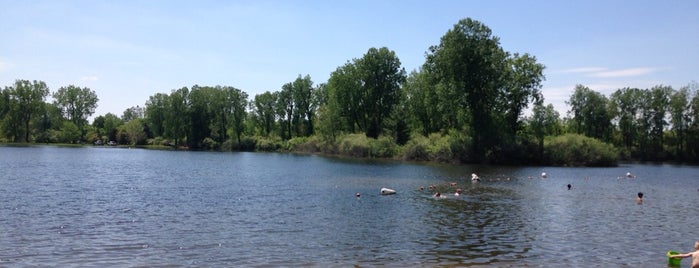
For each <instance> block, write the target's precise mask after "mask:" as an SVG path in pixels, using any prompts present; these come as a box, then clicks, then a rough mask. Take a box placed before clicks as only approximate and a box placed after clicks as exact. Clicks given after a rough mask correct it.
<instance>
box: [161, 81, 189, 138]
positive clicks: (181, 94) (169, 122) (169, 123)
mask: <svg viewBox="0 0 699 268" xmlns="http://www.w3.org/2000/svg"><path fill="white" fill-rule="evenodd" d="M167 100H168V102H167V110H166V113H165V114H166V116H165V120H164V121H163V129H164V136H165V137H166V138H170V139H173V140H174V142H175V146H179V145H180V144H181V143H180V142H181V141H183V140H185V139H186V138H187V132H188V130H189V128H190V120H189V118H188V114H189V88H187V87H183V88H180V89H178V90H173V91H172V92H171V93H170V97H169V98H167Z"/></svg>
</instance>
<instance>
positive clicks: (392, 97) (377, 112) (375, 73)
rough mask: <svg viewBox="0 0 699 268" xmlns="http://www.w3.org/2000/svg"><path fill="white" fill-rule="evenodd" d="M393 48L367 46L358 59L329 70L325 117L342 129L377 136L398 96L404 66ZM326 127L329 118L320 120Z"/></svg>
mask: <svg viewBox="0 0 699 268" xmlns="http://www.w3.org/2000/svg"><path fill="white" fill-rule="evenodd" d="M400 64H401V63H400V60H399V59H398V57H397V56H396V55H395V52H393V51H391V50H389V49H388V48H386V47H382V48H380V49H377V48H370V49H369V50H368V51H367V53H366V54H364V56H363V57H362V58H360V59H354V60H353V61H352V62H347V63H346V64H345V65H344V66H341V67H338V68H337V70H335V71H334V72H333V73H331V74H330V79H329V80H328V84H327V87H328V95H327V96H328V104H327V109H328V111H327V113H326V115H327V116H329V117H328V118H327V119H325V120H333V121H335V120H337V121H341V122H342V123H340V124H339V126H340V127H341V130H345V131H347V132H349V133H355V131H361V132H364V133H365V134H366V136H369V137H372V138H378V137H379V136H380V135H381V134H383V133H382V132H383V130H384V129H385V128H387V125H386V121H387V118H389V117H390V115H391V114H392V112H393V110H394V109H395V107H396V105H398V103H399V101H400V99H401V95H402V93H401V91H400V90H401V88H400V86H401V84H402V83H403V82H404V81H405V70H404V69H403V68H401V67H400ZM323 124H325V126H324V127H325V128H328V126H327V124H329V122H327V121H325V122H323Z"/></svg>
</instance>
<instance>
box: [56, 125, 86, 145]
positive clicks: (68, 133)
mask: <svg viewBox="0 0 699 268" xmlns="http://www.w3.org/2000/svg"><path fill="white" fill-rule="evenodd" d="M59 133H60V134H59V136H58V137H57V138H58V142H60V143H78V142H79V141H80V139H81V136H82V133H81V132H80V128H78V126H76V125H75V124H74V123H73V122H71V121H65V122H63V126H61V130H60V132H59Z"/></svg>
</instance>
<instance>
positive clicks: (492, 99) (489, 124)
mask: <svg viewBox="0 0 699 268" xmlns="http://www.w3.org/2000/svg"><path fill="white" fill-rule="evenodd" d="M507 56H508V55H507V53H506V52H505V51H504V50H503V49H502V48H501V47H500V39H499V38H498V37H495V36H493V35H492V32H491V30H490V28H488V27H487V26H485V25H483V24H482V23H480V22H478V21H476V20H472V19H470V18H468V19H463V20H460V21H459V22H458V23H457V24H455V25H454V27H453V28H452V29H451V30H449V31H448V32H447V33H446V34H445V35H444V36H442V38H441V40H440V44H439V45H437V46H432V47H430V53H429V54H428V55H427V61H426V63H425V66H426V67H428V68H429V69H431V70H433V71H434V72H435V73H436V75H437V76H438V77H439V79H440V80H442V81H444V82H447V83H448V84H449V85H450V87H447V89H450V88H451V89H453V90H454V92H455V93H456V94H455V96H454V97H456V98H457V100H459V101H460V102H461V103H460V105H462V106H463V107H465V108H466V109H468V114H469V118H470V128H469V130H470V131H469V132H470V134H471V136H472V137H473V143H472V146H473V151H474V153H475V157H476V158H478V159H482V158H483V157H484V156H485V154H486V152H487V151H488V150H490V149H492V148H493V147H494V146H495V145H496V144H497V143H498V132H497V130H496V129H497V124H498V123H497V120H496V116H495V115H494V112H495V110H494V109H493V107H497V105H496V104H497V100H498V97H499V90H500V89H501V88H503V87H504V83H503V76H504V71H503V70H505V68H506V63H507Z"/></svg>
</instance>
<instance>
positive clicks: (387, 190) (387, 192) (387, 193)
mask: <svg viewBox="0 0 699 268" xmlns="http://www.w3.org/2000/svg"><path fill="white" fill-rule="evenodd" d="M381 194H382V195H389V194H396V190H393V189H388V188H381Z"/></svg>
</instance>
